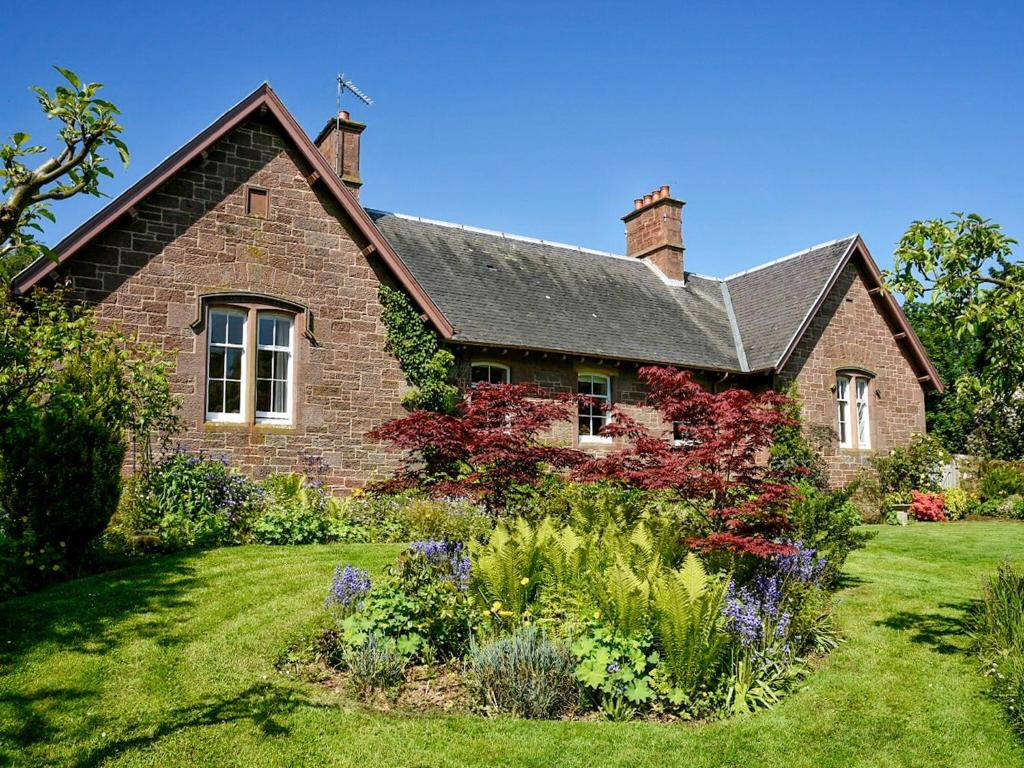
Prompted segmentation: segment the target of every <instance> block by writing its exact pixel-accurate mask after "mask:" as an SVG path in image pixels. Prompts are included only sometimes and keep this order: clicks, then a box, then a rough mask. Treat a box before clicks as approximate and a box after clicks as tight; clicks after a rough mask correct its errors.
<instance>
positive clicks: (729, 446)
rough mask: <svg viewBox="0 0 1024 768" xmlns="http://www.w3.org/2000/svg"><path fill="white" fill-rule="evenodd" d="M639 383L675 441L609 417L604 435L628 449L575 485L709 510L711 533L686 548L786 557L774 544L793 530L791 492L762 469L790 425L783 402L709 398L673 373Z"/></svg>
mask: <svg viewBox="0 0 1024 768" xmlns="http://www.w3.org/2000/svg"><path fill="white" fill-rule="evenodd" d="M640 378H641V379H642V380H643V381H644V383H645V384H646V385H647V387H648V391H649V394H648V396H647V404H648V405H649V406H650V407H652V408H654V409H655V410H656V411H657V412H658V413H659V414H660V415H661V417H662V419H663V420H664V421H665V423H666V424H673V425H674V429H675V436H676V439H675V440H669V439H667V438H668V436H667V435H666V434H665V433H664V430H662V431H659V432H654V431H652V430H651V429H650V428H649V427H647V426H646V425H644V424H641V423H640V422H638V421H637V420H635V419H633V418H632V417H630V416H629V415H628V414H626V413H625V412H623V411H622V410H621V409H618V408H616V409H613V411H612V415H611V419H610V421H609V423H608V424H607V425H606V426H605V427H604V428H603V429H602V430H601V434H602V435H608V436H612V437H621V438H625V440H626V446H625V447H623V448H622V449H620V450H617V451H614V452H612V453H610V454H608V455H607V456H602V457H598V458H594V459H590V460H588V461H587V462H586V463H584V464H582V465H580V466H579V467H577V469H576V471H575V474H576V477H577V478H578V479H581V480H606V481H610V482H615V483H620V484H622V485H625V486H628V487H632V488H643V489H647V490H660V491H666V490H667V491H672V492H674V493H675V495H676V496H677V497H678V498H680V499H685V500H702V501H706V502H708V503H709V504H710V513H709V514H710V518H711V526H712V530H711V531H710V532H709V533H707V535H705V536H703V537H701V538H698V539H693V540H691V541H690V542H689V543H690V545H691V546H693V547H696V548H698V549H701V550H704V551H711V550H726V551H730V552H734V553H746V554H751V555H755V556H758V557H771V556H773V555H777V554H789V553H791V551H792V547H791V546H790V545H788V544H782V543H779V542H778V539H779V538H780V537H781V535H782V534H783V533H784V532H785V531H786V530H788V529H789V527H790V525H789V522H788V518H787V514H786V513H787V509H788V507H789V504H790V502H791V500H792V497H793V493H794V488H793V486H792V485H790V484H787V483H784V482H780V481H778V480H777V479H776V478H775V477H773V476H772V474H771V473H770V472H769V470H768V465H767V462H766V461H764V458H765V456H766V455H767V450H768V448H769V447H770V446H771V444H772V440H773V435H774V433H775V431H776V429H778V428H779V427H780V426H785V425H789V424H792V420H791V419H790V418H789V417H788V416H787V415H786V414H785V412H784V410H783V406H785V405H786V404H787V403H788V401H787V399H786V398H785V397H783V396H782V395H779V394H777V393H775V392H772V391H768V392H763V393H759V394H754V393H752V392H749V391H747V390H744V389H728V390H725V391H723V392H712V391H710V390H708V389H705V388H704V387H702V386H701V385H700V384H699V383H698V382H697V381H695V380H694V378H693V374H691V373H690V372H688V371H680V370H677V369H675V368H664V367H645V368H641V369H640Z"/></svg>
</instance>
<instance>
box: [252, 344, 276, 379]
mask: <svg viewBox="0 0 1024 768" xmlns="http://www.w3.org/2000/svg"><path fill="white" fill-rule="evenodd" d="M273 360H274V353H273V352H270V351H268V350H266V349H261V350H259V351H258V352H257V353H256V378H258V379H269V378H270V377H271V373H272V370H273V368H272V365H273Z"/></svg>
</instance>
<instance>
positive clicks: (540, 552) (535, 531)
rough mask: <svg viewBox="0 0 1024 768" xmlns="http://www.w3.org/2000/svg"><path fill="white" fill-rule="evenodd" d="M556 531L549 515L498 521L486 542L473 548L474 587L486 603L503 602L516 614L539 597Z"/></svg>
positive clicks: (505, 606) (504, 606) (520, 613)
mask: <svg viewBox="0 0 1024 768" xmlns="http://www.w3.org/2000/svg"><path fill="white" fill-rule="evenodd" d="M554 533H555V529H554V525H553V524H552V523H551V521H550V520H548V519H545V520H542V521H541V522H540V523H538V524H537V525H532V524H531V523H529V522H528V521H527V520H526V519H524V518H517V519H516V520H514V521H513V522H512V523H511V524H509V523H504V522H502V523H499V524H498V526H497V527H496V528H495V529H494V533H493V534H492V535H491V539H490V541H489V542H487V544H477V545H475V546H474V547H473V548H472V549H471V553H472V555H471V556H472V559H473V588H474V590H475V591H476V593H477V594H478V595H479V596H480V597H481V599H482V600H483V602H484V604H485V605H491V604H493V603H495V602H500V603H501V604H502V606H503V608H504V610H508V611H512V612H513V613H514V614H516V615H522V614H523V612H525V611H526V609H527V608H528V607H529V606H530V605H531V604H532V603H533V602H534V601H535V600H536V598H537V594H538V591H539V588H540V584H541V581H542V576H543V572H544V567H545V563H546V562H547V559H548V558H547V557H546V552H547V550H548V549H549V548H550V547H551V546H552V538H553V536H554ZM524 580H525V583H524Z"/></svg>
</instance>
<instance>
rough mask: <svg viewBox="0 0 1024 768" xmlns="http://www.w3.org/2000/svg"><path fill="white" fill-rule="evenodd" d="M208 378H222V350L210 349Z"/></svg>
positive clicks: (221, 348)
mask: <svg viewBox="0 0 1024 768" xmlns="http://www.w3.org/2000/svg"><path fill="white" fill-rule="evenodd" d="M210 378H211V379H222V378H224V348H223V347H210Z"/></svg>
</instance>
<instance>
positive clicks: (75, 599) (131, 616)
mask: <svg viewBox="0 0 1024 768" xmlns="http://www.w3.org/2000/svg"><path fill="white" fill-rule="evenodd" d="M195 557H196V555H195V554H179V555H169V556H165V557H159V558H153V559H150V560H147V561H146V562H144V563H141V564H139V565H135V566H131V567H129V568H123V569H121V570H117V571H109V572H106V573H102V574H98V575H94V576H86V577H84V578H81V579H76V580H73V581H68V582H64V583H62V584H57V585H54V586H52V587H50V588H48V589H45V590H43V591H41V592H37V593H34V594H30V595H25V596H23V597H18V598H15V599H13V600H7V601H5V602H3V603H0V628H2V629H0V638H3V641H2V642H0V670H2V669H4V668H9V667H10V666H11V665H15V664H16V663H17V662H18V661H19V659H20V657H22V656H24V655H25V654H27V653H30V652H31V651H32V649H33V648H35V647H37V646H40V645H49V644H53V645H56V646H57V648H58V650H60V651H77V652H82V653H96V654H102V653H105V652H107V651H109V650H111V649H113V648H115V647H116V646H118V645H120V644H121V643H122V642H123V641H124V640H125V639H126V638H127V637H128V636H131V637H133V638H139V637H149V638H154V639H156V640H157V642H159V643H161V644H173V643H174V642H176V640H175V637H176V634H175V626H176V625H175V624H174V623H173V622H168V619H167V616H168V614H169V612H170V611H172V610H174V609H179V608H187V607H188V606H189V605H190V604H191V603H190V601H189V600H187V599H186V598H185V597H184V595H185V593H186V592H187V591H188V590H189V588H190V587H192V586H193V585H194V584H195V565H194V563H193V561H194V558H195Z"/></svg>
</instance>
